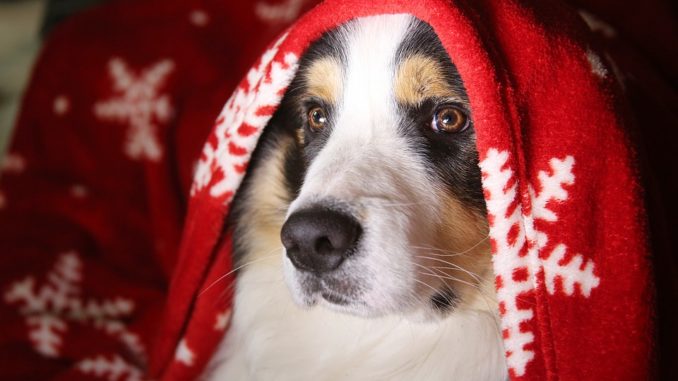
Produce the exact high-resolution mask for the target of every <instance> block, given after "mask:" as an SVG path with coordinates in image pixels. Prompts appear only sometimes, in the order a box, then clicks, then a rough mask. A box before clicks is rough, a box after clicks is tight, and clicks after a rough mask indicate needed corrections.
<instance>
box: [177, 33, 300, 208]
mask: <svg viewBox="0 0 678 381" xmlns="http://www.w3.org/2000/svg"><path fill="white" fill-rule="evenodd" d="M284 39H285V36H282V37H281V38H280V39H279V40H278V41H277V42H276V43H275V44H274V45H273V46H272V47H271V48H270V49H268V50H267V51H266V52H265V53H264V54H263V56H262V57H261V59H260V62H259V64H258V65H256V66H255V67H253V68H252V69H250V71H249V72H248V73H247V76H246V78H245V80H244V81H243V82H242V83H241V84H240V85H239V86H238V88H237V89H236V90H235V92H234V93H233V95H232V96H231V98H229V100H228V102H226V106H224V109H223V110H222V111H221V114H220V116H219V118H218V119H217V122H216V125H215V128H214V131H213V133H212V135H211V136H210V138H209V140H208V142H207V143H206V144H205V147H204V148H203V152H202V155H201V157H200V161H199V163H198V166H197V168H196V171H195V178H194V181H193V187H192V189H191V195H195V194H196V193H197V192H198V191H200V190H202V189H204V188H206V187H209V194H210V195H211V196H212V197H215V198H224V199H225V201H226V202H229V201H230V199H231V197H232V196H233V194H234V193H235V190H236V189H237V187H238V186H239V185H240V181H241V180H242V177H243V175H244V173H245V170H246V168H247V164H248V162H249V155H250V153H251V152H252V151H253V150H254V147H255V146H256V144H257V140H258V138H259V135H260V134H261V131H262V129H263V128H264V126H265V125H266V123H268V121H269V119H271V116H272V115H273V111H274V109H275V107H276V106H277V105H278V104H279V103H280V100H281V98H282V96H283V92H284V91H285V89H286V88H287V85H288V84H289V83H290V81H291V80H292V76H293V75H294V72H295V71H296V63H297V56H296V55H295V54H293V53H287V54H285V55H284V57H283V58H282V62H280V61H278V60H275V61H274V60H273V58H274V57H275V56H276V54H277V52H278V48H279V47H280V44H281V43H282V42H283V41H284Z"/></svg>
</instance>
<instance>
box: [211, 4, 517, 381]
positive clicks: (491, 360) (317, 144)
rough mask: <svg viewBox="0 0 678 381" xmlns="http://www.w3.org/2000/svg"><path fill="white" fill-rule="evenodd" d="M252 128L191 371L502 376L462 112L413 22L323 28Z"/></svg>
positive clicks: (422, 30) (217, 374) (427, 35)
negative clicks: (208, 318)
mask: <svg viewBox="0 0 678 381" xmlns="http://www.w3.org/2000/svg"><path fill="white" fill-rule="evenodd" d="M261 139H262V140H261V141H260V143H259V146H258V147H257V150H256V151H255V154H254V157H253V159H252V162H251V164H250V169H249V173H248V175H247V177H246V179H245V181H244V183H243V185H242V186H241V188H240V190H239V191H238V194H237V195H236V198H235V201H234V209H233V210H232V211H231V214H230V216H229V221H228V226H229V229H231V231H232V233H233V237H234V255H235V258H234V261H235V264H236V267H238V268H239V270H238V276H237V283H236V289H235V305H234V312H233V320H232V325H231V328H230V330H229V332H228V334H227V336H226V337H225V339H224V340H223V342H222V345H221V346H220V349H219V351H217V353H216V354H215V355H214V358H213V359H212V361H211V364H210V366H209V369H208V371H207V374H206V375H205V378H206V379H208V380H214V381H216V380H474V381H476V380H503V379H506V378H507V370H506V364H505V359H504V349H503V344H502V336H501V330H500V328H499V317H498V307H497V302H496V298H495V295H494V276H493V274H492V268H491V261H490V244H489V240H488V238H487V237H488V223H487V219H486V212H485V204H484V199H483V192H482V187H481V176H480V169H479V167H478V154H477V152H476V148H475V133H474V127H473V118H472V115H471V110H470V107H469V102H468V97H467V95H466V92H465V89H464V85H463V83H462V80H461V78H460V76H459V74H458V72H457V70H456V68H455V66H454V64H453V63H452V61H451V60H450V57H449V56H448V55H447V53H446V51H445V49H444V48H443V46H442V44H441V42H440V40H439V39H438V37H437V36H436V34H435V33H434V31H433V29H432V28H431V27H430V26H429V25H428V24H426V23H424V22H422V21H420V20H417V19H415V18H413V17H411V16H408V15H383V16H372V17H365V18H359V19H355V20H353V21H351V22H348V23H346V24H344V25H341V26H340V27H338V28H336V29H334V30H332V31H330V32H328V33H326V34H324V35H323V36H322V37H321V38H319V39H318V40H317V41H315V42H314V43H313V44H312V45H311V46H310V47H309V49H308V50H307V51H306V53H305V54H304V55H303V57H302V58H301V60H300V66H299V70H298V72H297V74H296V77H295V78H294V80H293V82H292V83H291V85H290V86H289V88H288V90H287V92H286V94H285V96H284V98H283V100H282V102H281V105H280V107H279V108H278V110H277V111H276V113H275V114H274V116H273V118H272V119H271V121H270V123H269V124H268V126H267V127H266V130H265V131H264V135H263V136H262V138H261Z"/></svg>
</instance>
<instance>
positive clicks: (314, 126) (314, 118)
mask: <svg viewBox="0 0 678 381" xmlns="http://www.w3.org/2000/svg"><path fill="white" fill-rule="evenodd" d="M326 124H327V114H326V113H325V110H324V109H323V108H322V107H313V108H312V109H310V110H309V111H308V125H309V126H310V127H311V130H313V131H320V130H322V129H323V128H325V125H326Z"/></svg>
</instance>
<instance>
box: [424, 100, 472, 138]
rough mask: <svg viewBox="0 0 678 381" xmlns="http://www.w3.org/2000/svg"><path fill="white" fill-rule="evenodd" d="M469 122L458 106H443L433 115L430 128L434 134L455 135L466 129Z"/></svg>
mask: <svg viewBox="0 0 678 381" xmlns="http://www.w3.org/2000/svg"><path fill="white" fill-rule="evenodd" d="M468 124H469V120H468V117H467V115H466V112H465V111H464V110H463V109H461V108H460V107H459V106H455V105H443V106H441V107H438V108H437V109H436V110H435V112H434V113H433V119H432V120H431V128H432V129H433V131H435V132H442V133H455V132H461V131H463V130H465V129H466V127H468Z"/></svg>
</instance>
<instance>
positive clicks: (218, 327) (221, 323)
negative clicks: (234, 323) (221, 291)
mask: <svg viewBox="0 0 678 381" xmlns="http://www.w3.org/2000/svg"><path fill="white" fill-rule="evenodd" d="M230 322H231V310H230V309H228V310H226V311H224V312H222V313H218V314H217V316H216V320H215V322H214V330H215V331H223V330H225V329H226V327H228V323H230Z"/></svg>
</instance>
